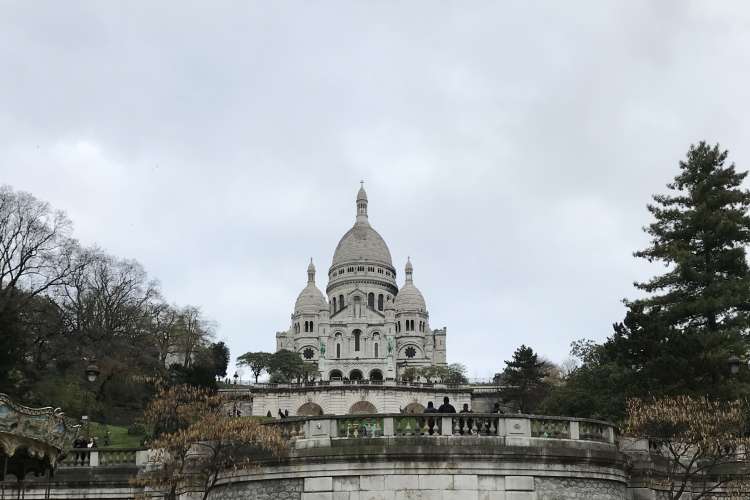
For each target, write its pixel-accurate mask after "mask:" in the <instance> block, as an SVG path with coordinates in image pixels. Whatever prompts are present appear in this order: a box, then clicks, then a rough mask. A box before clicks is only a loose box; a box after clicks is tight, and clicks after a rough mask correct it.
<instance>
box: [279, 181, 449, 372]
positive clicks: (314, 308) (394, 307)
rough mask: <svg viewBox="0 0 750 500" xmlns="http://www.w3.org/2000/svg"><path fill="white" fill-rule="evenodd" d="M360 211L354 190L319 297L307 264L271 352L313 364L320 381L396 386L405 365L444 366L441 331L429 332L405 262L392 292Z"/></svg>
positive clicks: (361, 196) (363, 206)
mask: <svg viewBox="0 0 750 500" xmlns="http://www.w3.org/2000/svg"><path fill="white" fill-rule="evenodd" d="M367 206H368V200H367V194H366V193H365V190H364V188H360V190H359V193H358V194H357V201H356V220H355V223H354V226H353V227H352V228H351V229H350V230H349V231H347V232H346V234H344V236H343V237H342V238H341V241H339V244H338V246H337V247H336V251H335V252H334V255H333V260H332V263H331V267H330V268H329V270H328V286H327V287H326V295H324V294H323V292H321V291H320V289H318V287H317V286H316V284H315V273H316V270H315V266H314V265H313V263H312V260H311V261H310V265H309V266H308V269H307V285H306V286H305V288H303V289H302V292H300V294H299V296H298V297H297V301H296V303H295V306H294V311H293V312H292V315H291V324H290V326H289V328H288V329H287V330H286V331H282V332H277V334H276V349H277V350H281V349H287V350H290V351H294V352H298V353H299V354H300V355H301V356H302V358H303V359H304V360H307V361H317V363H318V368H319V370H320V377H321V378H322V379H323V380H332V379H333V380H335V379H343V378H347V379H351V380H357V379H370V380H388V379H397V378H398V376H399V373H400V372H402V371H403V370H404V369H406V368H408V367H410V366H415V367H420V366H431V365H444V364H445V363H446V345H445V340H446V329H445V328H442V329H433V328H431V327H430V321H429V319H430V317H429V312H428V311H427V306H426V305H425V300H424V297H423V296H422V293H421V292H420V291H419V289H418V288H417V287H416V286H415V285H414V280H413V272H414V268H413V266H412V264H411V262H410V261H407V263H406V267H405V282H404V285H403V286H402V287H401V289H399V287H398V285H397V282H396V269H395V268H394V267H393V263H392V261H391V253H390V250H389V249H388V246H387V245H386V243H385V241H384V240H383V238H382V237H381V236H380V234H378V232H377V231H375V229H373V228H372V226H370V223H369V219H368V215H367Z"/></svg>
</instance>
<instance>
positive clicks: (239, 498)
mask: <svg viewBox="0 0 750 500" xmlns="http://www.w3.org/2000/svg"><path fill="white" fill-rule="evenodd" d="M303 482H304V481H303V480H302V479H282V480H274V481H256V482H254V483H243V484H242V485H240V486H239V487H234V486H233V485H225V486H222V487H220V488H217V489H215V490H214V491H212V492H211V493H210V494H209V496H208V498H210V499H211V500H218V499H222V500H247V499H249V498H252V499H254V500H300V498H302V490H303Z"/></svg>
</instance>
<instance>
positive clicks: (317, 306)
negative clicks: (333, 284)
mask: <svg viewBox="0 0 750 500" xmlns="http://www.w3.org/2000/svg"><path fill="white" fill-rule="evenodd" d="M321 309H328V302H327V301H326V298H325V295H323V292H321V291H320V289H319V288H318V287H317V286H316V285H315V265H314V264H313V262H312V259H310V265H309V266H307V286H306V287H305V288H303V289H302V291H301V292H300V293H299V295H298V296H297V301H296V302H295V303H294V312H295V313H297V314H298V313H309V314H318V313H319V312H320V310H321Z"/></svg>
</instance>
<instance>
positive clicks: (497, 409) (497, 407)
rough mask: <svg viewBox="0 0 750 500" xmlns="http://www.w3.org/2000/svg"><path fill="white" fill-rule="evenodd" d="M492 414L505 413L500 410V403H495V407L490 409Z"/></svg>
mask: <svg viewBox="0 0 750 500" xmlns="http://www.w3.org/2000/svg"><path fill="white" fill-rule="evenodd" d="M492 413H505V412H504V411H503V409H502V408H500V403H495V406H494V407H493V408H492Z"/></svg>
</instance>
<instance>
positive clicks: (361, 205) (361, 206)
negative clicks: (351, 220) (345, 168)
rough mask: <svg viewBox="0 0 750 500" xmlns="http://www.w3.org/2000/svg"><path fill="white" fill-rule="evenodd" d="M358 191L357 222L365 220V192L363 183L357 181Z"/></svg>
mask: <svg viewBox="0 0 750 500" xmlns="http://www.w3.org/2000/svg"><path fill="white" fill-rule="evenodd" d="M359 184H360V186H359V191H358V192H357V222H364V221H366V220H367V192H366V191H365V181H359Z"/></svg>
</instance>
